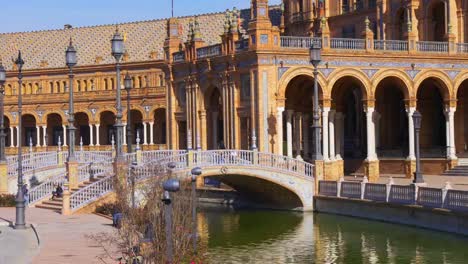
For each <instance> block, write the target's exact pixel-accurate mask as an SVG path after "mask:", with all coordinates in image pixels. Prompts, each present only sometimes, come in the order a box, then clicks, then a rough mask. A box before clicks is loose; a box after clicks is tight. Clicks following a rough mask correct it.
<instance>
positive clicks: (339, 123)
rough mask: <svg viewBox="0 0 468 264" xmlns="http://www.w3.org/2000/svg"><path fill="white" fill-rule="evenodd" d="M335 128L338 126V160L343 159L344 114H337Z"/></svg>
mask: <svg viewBox="0 0 468 264" xmlns="http://www.w3.org/2000/svg"><path fill="white" fill-rule="evenodd" d="M335 126H336V147H335V148H336V157H335V158H336V159H337V160H342V159H343V152H342V144H343V114H342V113H341V112H337V113H335Z"/></svg>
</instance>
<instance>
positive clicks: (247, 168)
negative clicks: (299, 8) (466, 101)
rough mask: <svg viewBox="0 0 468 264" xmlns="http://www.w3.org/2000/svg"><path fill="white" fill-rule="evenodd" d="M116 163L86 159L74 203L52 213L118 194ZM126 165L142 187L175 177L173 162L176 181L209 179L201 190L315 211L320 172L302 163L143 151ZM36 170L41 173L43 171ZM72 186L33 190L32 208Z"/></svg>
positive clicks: (104, 156) (219, 153)
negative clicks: (196, 173)
mask: <svg viewBox="0 0 468 264" xmlns="http://www.w3.org/2000/svg"><path fill="white" fill-rule="evenodd" d="M58 157H62V158H61V159H65V158H66V155H62V154H60V155H59V156H58ZM112 157H113V153H112V152H110V151H109V153H107V152H102V151H101V152H86V151H85V152H84V153H81V158H80V164H79V166H78V182H79V186H78V188H74V189H72V190H70V191H71V193H70V197H69V198H68V197H67V198H66V199H64V202H63V203H62V201H60V202H55V204H50V206H52V207H54V208H52V209H56V210H62V212H63V211H66V212H70V213H73V212H77V211H78V210H80V209H81V208H83V207H85V206H88V205H90V204H92V203H94V202H95V201H99V200H100V199H101V198H102V197H105V196H107V195H108V194H109V193H112V191H113V187H112V179H113V177H114V175H115V172H114V166H113V164H112V163H113V158H112ZM126 159H127V161H128V163H131V162H132V161H137V164H138V165H137V166H136V168H135V175H136V177H137V180H138V181H139V182H143V181H144V180H145V179H148V178H150V177H155V175H161V174H160V173H158V174H155V173H154V168H155V166H157V167H158V168H159V169H160V170H163V171H160V172H162V173H169V171H168V166H167V165H168V164H169V163H170V162H173V163H175V165H176V167H175V169H174V170H173V171H172V172H173V173H174V175H175V177H188V176H189V174H190V170H191V169H192V168H194V167H196V166H198V167H201V168H202V171H203V174H202V175H201V177H200V179H199V180H198V186H199V187H201V185H202V183H203V180H202V179H203V178H205V177H214V178H216V179H218V180H219V181H221V182H223V183H225V184H226V185H229V186H231V187H232V188H233V189H235V190H236V191H238V192H239V193H240V194H241V196H242V197H244V198H246V199H247V200H249V201H251V202H253V203H254V204H257V205H266V204H268V205H274V207H275V208H282V209H290V210H303V211H310V210H312V209H313V195H314V186H315V183H314V177H313V172H314V166H313V165H312V164H310V163H307V162H304V161H302V160H297V159H293V158H289V157H286V156H281V155H276V154H272V153H262V152H258V151H250V150H207V151H202V150H199V151H180V150H174V151H172V150H161V151H137V152H136V153H132V154H127V155H126ZM43 160H48V159H43ZM61 162H62V164H63V161H61ZM48 163H49V164H47V168H48V169H56V168H59V167H60V166H62V165H61V164H60V161H58V162H57V165H56V166H55V167H54V166H51V164H50V161H48ZM44 166H46V165H44ZM10 167H12V168H13V166H10ZM36 167H37V168H38V169H39V168H40V167H41V166H39V165H36ZM11 174H12V173H10V175H11ZM13 174H14V173H13ZM67 182H68V179H67V173H66V171H60V172H59V173H55V175H51V176H50V177H49V178H46V179H44V180H43V181H42V182H41V184H40V185H38V186H36V187H34V188H32V189H31V190H30V205H36V206H40V205H42V204H41V203H42V202H43V203H46V204H47V203H51V202H48V201H44V200H47V199H46V198H48V197H49V196H50V193H51V192H52V191H53V190H54V186H56V185H57V184H65V183H67Z"/></svg>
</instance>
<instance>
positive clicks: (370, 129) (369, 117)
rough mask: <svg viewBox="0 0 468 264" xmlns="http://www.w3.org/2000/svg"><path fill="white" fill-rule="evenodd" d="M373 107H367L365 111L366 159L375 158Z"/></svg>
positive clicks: (373, 159)
mask: <svg viewBox="0 0 468 264" xmlns="http://www.w3.org/2000/svg"><path fill="white" fill-rule="evenodd" d="M373 116H374V107H368V108H367V112H366V127H367V160H368V161H375V160H377V154H376V152H375V125H374V122H373Z"/></svg>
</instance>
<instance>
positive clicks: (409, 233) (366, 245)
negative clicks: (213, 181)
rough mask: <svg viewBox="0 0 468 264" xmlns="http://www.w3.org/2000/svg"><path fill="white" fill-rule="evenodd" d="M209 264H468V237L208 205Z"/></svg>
mask: <svg viewBox="0 0 468 264" xmlns="http://www.w3.org/2000/svg"><path fill="white" fill-rule="evenodd" d="M199 223H200V224H201V226H202V230H203V231H202V234H201V236H202V241H204V242H205V243H207V245H208V254H209V255H210V258H211V260H212V261H211V263H223V264H229V263H233V264H234V263H235V264H244V263H261V264H270V263H271V264H274V263H298V264H299V263H320V264H321V263H330V264H332V263H334V264H335V263H336V264H354V263H369V264H374V263H395V264H400V263H401V264H404V263H414V264H420V263H421V264H425V263H434V264H456V263H461V264H468V239H467V238H465V237H460V236H455V235H451V234H446V233H439V232H433V231H429V230H424V229H418V228H412V227H407V226H401V225H394V224H387V223H381V222H374V221H367V220H362V219H356V218H350V217H342V216H335V215H327V214H313V213H305V214H303V213H295V212H282V211H249V210H239V211H235V210H229V209H219V208H218V209H214V208H204V209H203V210H202V212H201V214H200V215H199Z"/></svg>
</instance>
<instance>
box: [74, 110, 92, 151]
mask: <svg viewBox="0 0 468 264" xmlns="http://www.w3.org/2000/svg"><path fill="white" fill-rule="evenodd" d="M74 125H75V127H76V136H75V140H76V142H75V144H76V145H79V144H80V141H81V139H83V145H89V144H90V143H91V140H90V128H89V117H88V115H87V114H86V113H85V112H78V113H75V123H74Z"/></svg>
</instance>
